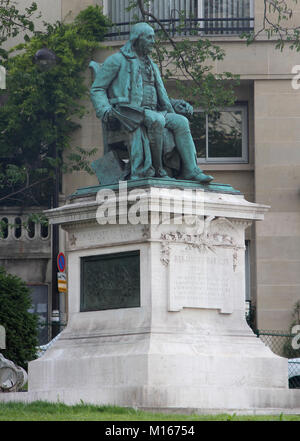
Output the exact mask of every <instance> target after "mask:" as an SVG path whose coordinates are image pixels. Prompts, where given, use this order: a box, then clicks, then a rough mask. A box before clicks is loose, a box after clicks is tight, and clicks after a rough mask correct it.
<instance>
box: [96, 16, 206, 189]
mask: <svg viewBox="0 0 300 441" xmlns="http://www.w3.org/2000/svg"><path fill="white" fill-rule="evenodd" d="M154 41H155V40H154V31H153V29H152V27H151V26H149V25H148V24H147V23H137V24H135V25H134V26H133V27H132V29H131V33H130V38H129V41H128V42H127V43H126V44H125V45H124V46H123V47H122V48H121V49H120V51H119V52H118V53H116V54H113V55H111V56H110V57H108V58H107V59H106V60H105V62H104V63H103V64H102V65H101V66H99V65H98V68H97V69H96V68H95V66H93V65H92V67H93V68H94V70H95V74H96V75H95V81H94V83H93V85H92V87H91V99H92V102H93V105H94V107H95V110H96V115H97V117H98V118H100V119H101V120H102V121H103V123H104V124H106V125H107V127H108V130H110V129H109V127H112V128H113V126H114V122H115V121H116V120H118V121H119V124H121V126H122V128H123V130H125V131H126V132H127V133H128V135H129V142H128V143H127V148H128V152H129V159H130V176H129V179H139V178H143V177H152V176H155V177H159V178H165V179H170V178H169V174H170V173H168V172H167V171H166V169H168V170H170V169H172V166H171V167H168V160H170V162H171V163H172V155H173V154H174V153H175V156H176V154H177V156H179V159H180V161H179V163H180V167H177V173H176V172H175V173H174V174H173V176H175V177H176V178H177V179H184V180H193V181H197V182H200V183H208V182H210V181H211V180H212V179H213V178H212V176H209V175H206V174H205V173H203V171H202V170H200V169H199V167H198V166H197V157H196V149H195V145H194V142H193V139H192V136H191V131H190V126H189V121H188V119H187V118H186V117H185V116H183V114H184V113H186V114H187V115H188V114H190V113H192V107H191V106H190V105H189V104H187V103H185V102H184V101H180V100H170V99H169V97H168V94H167V92H166V89H165V87H164V84H163V81H162V79H161V75H160V72H159V69H158V67H157V65H156V64H155V63H154V62H153V61H152V60H151V58H150V57H149V54H150V53H151V51H152V49H153V45H154ZM172 103H173V105H172ZM173 163H176V161H173ZM174 168H175V169H176V166H175V167H174Z"/></svg>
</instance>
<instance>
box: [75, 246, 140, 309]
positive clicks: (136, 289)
mask: <svg viewBox="0 0 300 441" xmlns="http://www.w3.org/2000/svg"><path fill="white" fill-rule="evenodd" d="M139 306H140V252H139V251H130V252H125V253H115V254H104V255H99V256H88V257H82V258H81V292H80V311H82V312H84V311H100V310H105V309H119V308H136V307H139Z"/></svg>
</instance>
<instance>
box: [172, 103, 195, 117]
mask: <svg viewBox="0 0 300 441" xmlns="http://www.w3.org/2000/svg"><path fill="white" fill-rule="evenodd" d="M171 102H172V106H173V109H174V110H175V112H176V113H179V114H180V115H185V116H187V117H189V116H192V114H193V106H191V105H190V104H189V103H187V102H186V101H184V100H174V99H173V100H171Z"/></svg>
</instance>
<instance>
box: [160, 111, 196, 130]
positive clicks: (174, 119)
mask: <svg viewBox="0 0 300 441" xmlns="http://www.w3.org/2000/svg"><path fill="white" fill-rule="evenodd" d="M165 120H166V127H167V129H170V130H171V131H172V132H173V133H174V134H176V135H182V134H189V133H190V124H189V120H188V119H187V118H186V117H185V116H183V115H178V114H177V113H167V115H166V117H165Z"/></svg>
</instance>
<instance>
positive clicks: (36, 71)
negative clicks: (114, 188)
mask: <svg viewBox="0 0 300 441" xmlns="http://www.w3.org/2000/svg"><path fill="white" fill-rule="evenodd" d="M107 26H108V20H107V19H106V17H105V16H103V14H102V12H101V8H99V7H92V6H90V7H88V8H87V9H86V10H84V11H82V12H81V13H80V14H79V15H78V16H77V18H76V19H75V21H74V23H71V24H64V23H60V22H57V23H55V24H53V25H50V24H47V25H46V29H45V32H43V33H36V34H35V35H34V36H33V37H32V38H31V39H30V41H29V42H27V43H24V44H21V45H19V46H18V47H17V48H14V50H13V51H11V56H10V57H9V58H8V59H7V60H6V62H5V63H4V66H5V67H6V70H7V89H8V92H9V96H8V100H7V102H6V104H5V105H4V106H2V107H0V157H1V158H2V160H1V165H0V202H1V201H2V200H3V198H4V197H6V196H7V195H10V194H13V197H12V198H9V199H5V204H6V205H8V204H15V205H16V204H18V205H28V204H30V205H39V204H43V205H47V206H49V205H50V204H51V196H52V192H53V190H52V188H53V185H52V183H53V180H54V177H55V170H56V168H57V167H60V166H62V163H63V159H62V158H64V157H65V156H66V155H64V152H65V151H66V150H67V149H68V148H69V146H70V138H71V136H72V134H73V132H74V131H75V130H76V129H77V128H78V127H79V124H78V123H76V122H74V121H75V119H76V120H78V119H80V118H81V117H82V116H83V115H84V113H85V108H84V106H83V105H82V103H81V102H80V100H81V99H82V98H84V97H85V96H86V95H87V86H86V84H85V82H84V73H85V71H86V69H87V66H88V62H89V61H90V59H91V57H92V53H93V51H94V50H95V49H96V48H98V47H99V39H103V35H104V32H105V29H106V27H107ZM41 48H47V49H50V50H51V51H53V52H54V53H55V54H56V56H57V60H58V61H57V63H56V65H54V66H52V68H51V69H48V70H47V69H46V70H45V69H43V70H42V69H41V68H40V66H38V65H37V64H36V63H35V62H34V56H35V54H36V52H37V51H38V50H39V49H41ZM16 51H17V54H16V55H15V53H16ZM81 153H82V154H81V156H80V158H78V157H77V158H75V157H74V156H73V159H72V158H71V161H70V160H68V161H67V163H66V164H64V170H66V167H67V166H68V170H69V171H71V170H72V169H73V166H75V169H78V168H84V169H87V168H88V165H87V158H88V156H89V155H88V152H86V151H84V150H82V151H81ZM75 159H78V161H77V162H74V160H75ZM72 161H73V162H72ZM47 179H48V180H47ZM35 184H36V185H35ZM20 190H22V191H21V192H19V193H17V194H16V192H18V191H20ZM23 190H24V191H25V193H24V191H23Z"/></svg>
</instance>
